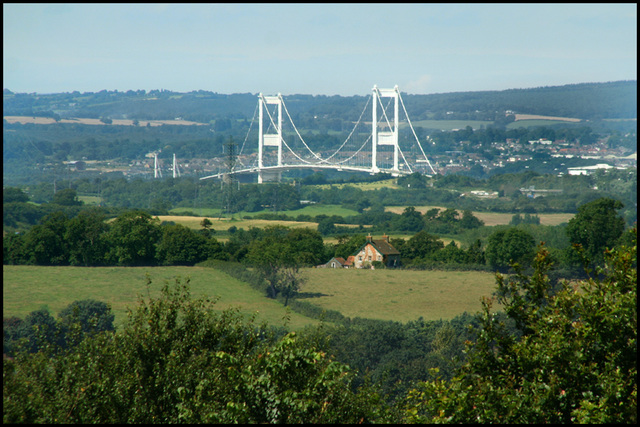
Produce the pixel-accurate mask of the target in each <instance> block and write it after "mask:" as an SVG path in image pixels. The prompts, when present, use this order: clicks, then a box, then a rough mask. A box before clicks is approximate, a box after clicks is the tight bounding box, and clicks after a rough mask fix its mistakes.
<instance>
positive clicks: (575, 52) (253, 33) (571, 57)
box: [2, 3, 637, 96]
mask: <svg viewBox="0 0 640 427" xmlns="http://www.w3.org/2000/svg"><path fill="white" fill-rule="evenodd" d="M2 30H3V52H2V56H3V57H2V69H3V82H2V83H3V87H4V88H8V89H10V90H12V91H14V92H29V93H31V92H38V93H53V92H71V91H74V90H78V91H80V92H97V91H100V90H102V89H107V90H114V89H117V90H119V91H126V90H130V89H132V90H138V89H145V90H152V89H168V90H172V91H177V92H189V91H192V90H199V89H202V90H207V91H214V92H218V93H225V94H230V93H258V92H263V93H265V94H276V93H278V92H280V93H282V94H283V95H291V94H313V95H317V94H324V95H343V96H349V95H367V94H369V93H370V91H371V88H372V87H373V85H374V84H377V85H378V87H382V88H387V87H388V88H391V87H393V86H394V85H396V84H397V85H398V86H399V87H400V90H401V91H402V92H406V93H410V94H429V93H446V92H460V91H479V90H504V89H512V88H530V87H538V86H555V85H563V84H571V83H585V82H606V81H615V80H636V79H637V42H636V40H637V5H636V4H610V3H606V4H591V3H587V4H477V3H476V4H380V3H374V4H362V3H358V4H264V3H260V4H237V3H236V4H186V5H185V4H84V5H83V4H3V25H2Z"/></svg>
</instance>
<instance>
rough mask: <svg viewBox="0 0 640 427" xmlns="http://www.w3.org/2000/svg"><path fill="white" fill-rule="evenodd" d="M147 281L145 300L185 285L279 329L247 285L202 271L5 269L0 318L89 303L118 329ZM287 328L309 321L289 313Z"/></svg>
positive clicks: (270, 303)
mask: <svg viewBox="0 0 640 427" xmlns="http://www.w3.org/2000/svg"><path fill="white" fill-rule="evenodd" d="M147 274H148V275H149V277H150V278H151V280H152V284H151V286H150V289H149V291H150V292H149V295H151V296H152V297H157V296H159V295H160V289H161V288H162V286H163V285H164V283H165V282H166V281H168V282H169V283H173V282H174V280H175V277H177V276H178V277H181V278H183V279H185V278H187V277H189V278H190V279H191V295H192V296H193V297H199V296H202V295H208V296H210V297H213V296H218V297H219V298H220V299H219V300H218V302H217V303H216V305H215V306H216V307H218V308H220V309H221V310H222V309H226V308H231V307H237V308H238V309H239V310H240V312H241V313H243V314H245V315H252V314H253V313H255V312H258V315H257V320H258V321H267V322H268V323H269V324H271V325H274V326H282V325H283V324H284V321H283V318H284V316H285V315H286V314H287V309H286V308H285V307H283V305H282V304H280V303H279V302H277V301H274V300H271V299H268V298H266V297H264V296H263V295H262V293H261V292H259V291H257V290H255V289H253V288H251V287H250V286H249V285H248V284H246V283H244V282H241V281H239V280H236V279H234V278H233V277H230V276H229V275H227V274H226V273H223V272H221V271H218V270H215V269H212V268H205V267H178V266H171V267H43V266H22V265H21V266H14V265H5V266H3V268H2V281H3V286H2V315H3V317H7V316H18V317H20V318H24V317H25V316H26V315H27V314H29V313H30V312H32V311H34V310H38V309H40V308H43V307H44V308H47V309H48V310H49V312H50V313H51V314H52V315H54V316H57V314H58V313H59V312H60V311H61V310H62V309H63V308H65V307H66V306H67V305H69V304H70V303H72V302H73V301H76V300H83V299H95V300H98V301H104V302H107V303H109V304H110V305H111V310H112V312H113V314H114V315H115V321H114V323H115V324H116V326H118V325H121V324H122V323H123V322H124V321H125V320H126V317H127V307H128V308H131V309H133V308H135V307H136V306H137V302H138V295H139V294H143V295H144V296H145V297H147V289H146V275H147ZM289 315H290V321H289V323H288V325H289V326H290V327H291V328H292V329H299V328H302V327H304V326H306V325H308V324H312V323H316V321H315V320H313V319H309V318H307V317H305V316H301V315H299V314H297V313H294V312H290V313H289Z"/></svg>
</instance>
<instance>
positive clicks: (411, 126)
mask: <svg viewBox="0 0 640 427" xmlns="http://www.w3.org/2000/svg"><path fill="white" fill-rule="evenodd" d="M398 97H399V98H400V104H402V109H403V110H404V115H405V116H407V122H409V127H410V128H411V132H413V136H414V137H415V138H416V142H417V143H418V147H420V151H421V152H422V155H423V156H424V158H425V160H426V161H427V164H428V165H429V167H430V168H431V172H433V174H434V175H435V174H436V171H435V170H434V169H433V166H431V162H430V161H429V158H428V157H427V155H426V154H425V153H424V150H423V149H422V144H420V140H419V139H418V135H416V131H415V130H414V129H413V125H412V124H411V120H409V114H407V109H406V108H405V106H404V101H403V100H402V96H400V92H399V91H398Z"/></svg>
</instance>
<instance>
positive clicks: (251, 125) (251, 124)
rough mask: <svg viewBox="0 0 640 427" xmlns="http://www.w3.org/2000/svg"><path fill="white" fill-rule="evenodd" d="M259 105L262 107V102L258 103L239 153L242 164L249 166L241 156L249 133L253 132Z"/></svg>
mask: <svg viewBox="0 0 640 427" xmlns="http://www.w3.org/2000/svg"><path fill="white" fill-rule="evenodd" d="M258 107H260V102H258V103H257V104H256V109H255V110H254V111H253V118H252V119H251V123H250V124H249V130H248V131H247V136H245V138H244V142H243V143H242V147H240V152H239V153H238V162H239V163H241V164H242V166H244V167H247V166H246V165H245V164H244V163H242V160H240V156H241V155H242V150H244V146H245V144H246V143H247V140H248V139H249V133H250V132H251V128H252V127H253V122H254V121H255V120H256V114H257V113H258Z"/></svg>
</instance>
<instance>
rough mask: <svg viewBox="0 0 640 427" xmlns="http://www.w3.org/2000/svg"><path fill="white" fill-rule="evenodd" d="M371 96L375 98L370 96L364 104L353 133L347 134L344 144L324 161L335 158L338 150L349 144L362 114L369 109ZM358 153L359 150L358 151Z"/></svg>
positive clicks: (352, 130)
mask: <svg viewBox="0 0 640 427" xmlns="http://www.w3.org/2000/svg"><path fill="white" fill-rule="evenodd" d="M371 98H373V96H371V95H370V96H369V97H368V98H367V102H366V104H365V105H364V108H363V109H362V112H361V113H360V117H358V121H357V122H356V124H355V126H354V127H353V129H351V133H350V134H349V136H347V139H345V140H344V142H343V143H342V145H341V146H340V147H339V148H338V149H337V150H336V151H335V152H334V153H333V154H332V155H330V156H329V157H327V158H326V159H325V160H324V162H328V161H329V159H331V158H333V157H334V156H335V155H336V154H338V152H340V150H342V148H343V147H344V146H345V145H347V142H349V139H351V136H352V135H353V133H354V132H355V131H356V129H357V128H358V125H359V124H360V120H362V116H363V115H364V112H365V111H366V110H367V107H368V106H369V101H370V100H371ZM369 138H370V137H369ZM360 150H362V147H361V148H360ZM360 150H358V151H360ZM356 153H357V152H356ZM352 157H353V156H351V157H350V158H349V159H351V158H352ZM340 163H341V162H338V164H340Z"/></svg>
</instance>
